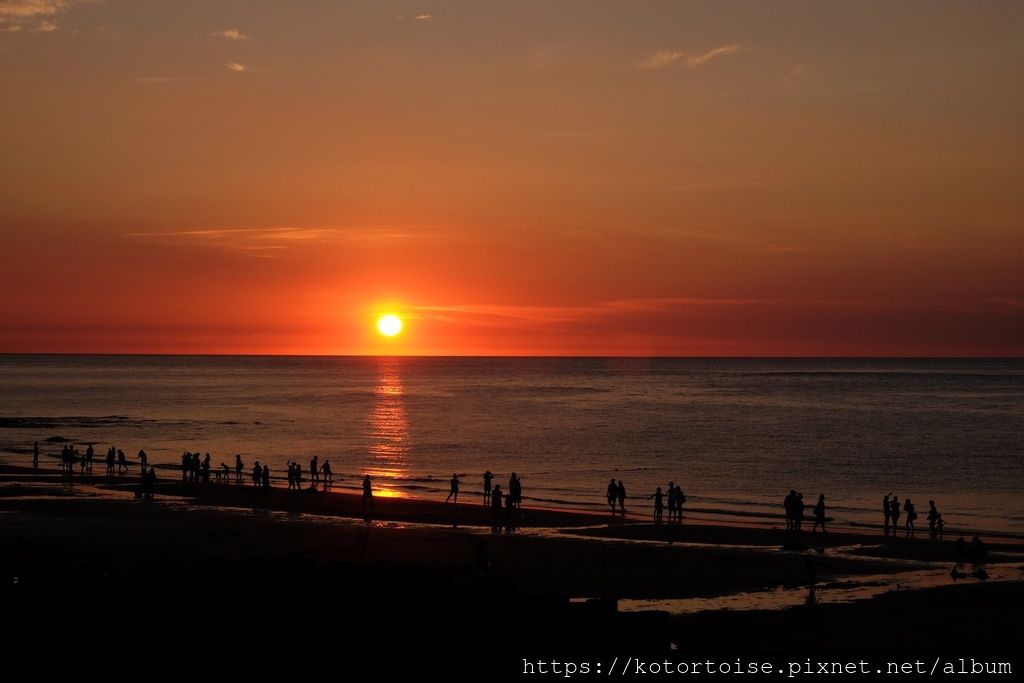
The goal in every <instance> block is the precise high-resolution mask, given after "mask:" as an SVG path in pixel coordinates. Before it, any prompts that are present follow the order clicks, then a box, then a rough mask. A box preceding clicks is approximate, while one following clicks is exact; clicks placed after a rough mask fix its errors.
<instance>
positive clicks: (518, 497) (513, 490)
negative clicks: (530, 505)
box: [507, 472, 523, 510]
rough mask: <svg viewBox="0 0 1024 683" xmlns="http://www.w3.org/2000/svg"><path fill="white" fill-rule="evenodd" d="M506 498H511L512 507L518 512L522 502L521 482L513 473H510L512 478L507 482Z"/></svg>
mask: <svg viewBox="0 0 1024 683" xmlns="http://www.w3.org/2000/svg"><path fill="white" fill-rule="evenodd" d="M507 497H508V498H511V503H512V507H514V508H515V509H516V510H518V509H519V506H520V505H521V504H522V502H523V481H522V480H521V479H520V478H519V477H518V475H516V473H515V472H513V473H512V477H511V478H510V479H509V480H508V496H507Z"/></svg>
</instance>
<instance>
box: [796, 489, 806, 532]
mask: <svg viewBox="0 0 1024 683" xmlns="http://www.w3.org/2000/svg"><path fill="white" fill-rule="evenodd" d="M805 508H806V505H805V504H804V494H803V492H802V491H798V492H797V494H796V507H795V508H794V509H793V514H794V515H795V517H794V518H793V523H794V524H796V530H797V531H803V528H804V509H805Z"/></svg>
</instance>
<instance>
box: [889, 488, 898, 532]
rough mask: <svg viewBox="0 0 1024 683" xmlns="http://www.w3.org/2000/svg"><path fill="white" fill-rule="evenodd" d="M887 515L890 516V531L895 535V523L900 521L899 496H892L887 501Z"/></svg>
mask: <svg viewBox="0 0 1024 683" xmlns="http://www.w3.org/2000/svg"><path fill="white" fill-rule="evenodd" d="M889 517H891V518H892V533H893V535H894V536H895V535H896V525H897V524H899V521H900V498H899V496H893V497H892V500H891V501H890V502H889Z"/></svg>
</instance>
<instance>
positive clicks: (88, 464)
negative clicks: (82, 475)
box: [85, 444, 96, 474]
mask: <svg viewBox="0 0 1024 683" xmlns="http://www.w3.org/2000/svg"><path fill="white" fill-rule="evenodd" d="M94 457H96V451H95V450H93V447H92V444H89V447H88V448H86V449H85V468H86V469H87V470H89V474H92V460H93V458H94Z"/></svg>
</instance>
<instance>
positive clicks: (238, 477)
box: [235, 453, 245, 484]
mask: <svg viewBox="0 0 1024 683" xmlns="http://www.w3.org/2000/svg"><path fill="white" fill-rule="evenodd" d="M244 469H245V463H243V462H242V456H241V455H240V454H238V453H235V483H236V484H241V483H242V470H244Z"/></svg>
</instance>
